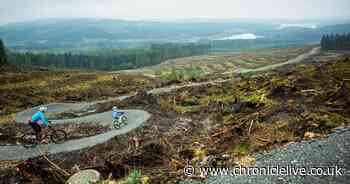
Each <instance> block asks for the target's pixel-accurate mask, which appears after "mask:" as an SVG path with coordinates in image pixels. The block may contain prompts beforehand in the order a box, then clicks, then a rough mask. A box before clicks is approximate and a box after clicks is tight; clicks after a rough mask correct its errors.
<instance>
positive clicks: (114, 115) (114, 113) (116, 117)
mask: <svg viewBox="0 0 350 184" xmlns="http://www.w3.org/2000/svg"><path fill="white" fill-rule="evenodd" d="M123 114H124V113H123V112H119V111H118V110H116V111H112V118H114V119H118V118H119V117H120V116H121V115H123Z"/></svg>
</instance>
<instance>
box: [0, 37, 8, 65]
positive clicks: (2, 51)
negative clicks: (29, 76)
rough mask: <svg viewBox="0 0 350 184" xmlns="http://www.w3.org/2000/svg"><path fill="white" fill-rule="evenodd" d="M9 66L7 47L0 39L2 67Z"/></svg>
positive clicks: (0, 62)
mask: <svg viewBox="0 0 350 184" xmlns="http://www.w3.org/2000/svg"><path fill="white" fill-rule="evenodd" d="M5 64H7V55H6V52H5V46H4V43H3V42H2V40H1V39H0V66H3V65H5Z"/></svg>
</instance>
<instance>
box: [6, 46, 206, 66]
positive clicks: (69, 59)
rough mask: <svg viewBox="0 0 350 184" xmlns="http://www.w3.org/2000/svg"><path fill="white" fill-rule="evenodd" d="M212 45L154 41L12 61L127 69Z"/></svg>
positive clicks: (25, 55) (19, 56) (13, 57)
mask: <svg viewBox="0 0 350 184" xmlns="http://www.w3.org/2000/svg"><path fill="white" fill-rule="evenodd" d="M209 50H210V47H209V45H203V44H202V45H199V44H192V43H191V44H173V43H169V44H153V45H151V47H150V48H149V49H115V50H107V51H92V52H91V53H84V52H83V53H82V54H74V53H65V54H53V53H12V54H10V56H9V61H10V62H11V63H13V64H18V65H35V66H45V67H51V68H53V67H56V68H68V69H92V70H123V69H134V68H140V67H144V66H151V65H156V64H159V63H161V62H163V61H165V60H168V59H173V58H179V57H187V56H194V55H202V54H208V53H209Z"/></svg>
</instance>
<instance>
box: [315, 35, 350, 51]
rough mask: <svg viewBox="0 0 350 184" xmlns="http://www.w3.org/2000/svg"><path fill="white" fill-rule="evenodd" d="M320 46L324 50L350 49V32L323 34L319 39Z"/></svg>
mask: <svg viewBox="0 0 350 184" xmlns="http://www.w3.org/2000/svg"><path fill="white" fill-rule="evenodd" d="M321 47H322V49H324V50H350V33H347V34H342V35H339V34H336V35H332V34H331V35H324V36H323V37H322V39H321Z"/></svg>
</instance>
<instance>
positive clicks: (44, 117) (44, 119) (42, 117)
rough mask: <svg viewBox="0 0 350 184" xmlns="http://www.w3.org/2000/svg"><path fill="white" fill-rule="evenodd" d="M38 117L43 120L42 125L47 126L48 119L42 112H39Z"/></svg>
mask: <svg viewBox="0 0 350 184" xmlns="http://www.w3.org/2000/svg"><path fill="white" fill-rule="evenodd" d="M40 118H41V121H42V122H43V125H44V126H45V127H47V126H49V121H48V120H47V118H46V116H45V114H44V113H41V117H40Z"/></svg>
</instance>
